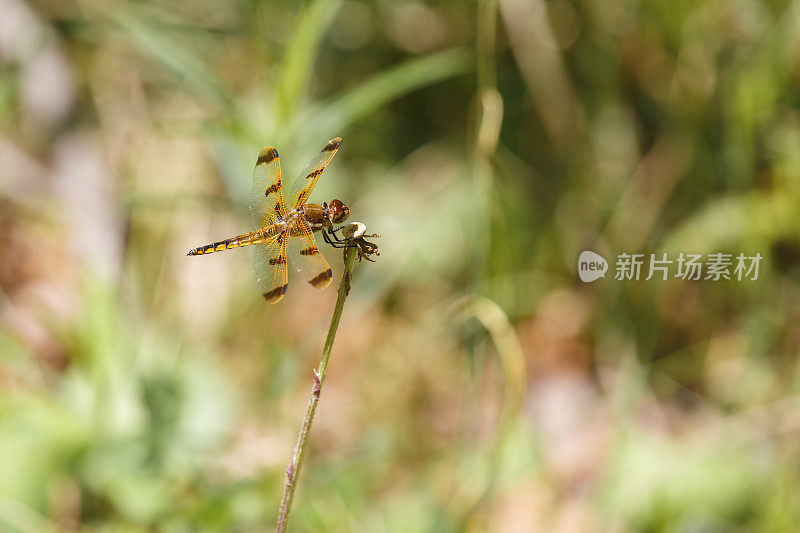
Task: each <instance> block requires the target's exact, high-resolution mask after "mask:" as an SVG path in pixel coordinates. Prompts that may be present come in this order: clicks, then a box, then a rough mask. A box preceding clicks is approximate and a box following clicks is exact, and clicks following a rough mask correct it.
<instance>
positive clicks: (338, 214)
mask: <svg viewBox="0 0 800 533" xmlns="http://www.w3.org/2000/svg"><path fill="white" fill-rule="evenodd" d="M328 208H329V210H330V216H331V222H333V223H334V224H339V223H341V222H344V221H345V220H346V219H347V216H348V215H349V214H350V208H349V207H347V205H346V204H345V203H344V202H343V201H341V200H332V201H331V203H330V205H329V206H328Z"/></svg>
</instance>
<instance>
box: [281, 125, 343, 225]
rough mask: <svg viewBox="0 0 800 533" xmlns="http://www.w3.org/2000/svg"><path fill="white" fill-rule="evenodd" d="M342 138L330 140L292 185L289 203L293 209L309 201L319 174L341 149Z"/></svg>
mask: <svg viewBox="0 0 800 533" xmlns="http://www.w3.org/2000/svg"><path fill="white" fill-rule="evenodd" d="M341 144H342V140H341V139H340V138H339V137H336V138H335V139H331V140H330V141H328V144H326V145H325V146H324V147H323V148H322V150H321V151H320V152H319V153H318V154H317V155H316V157H315V158H314V159H312V160H311V162H310V163H309V164H308V165H307V166H306V168H304V169H303V171H302V172H301V173H300V175H299V176H298V177H297V179H296V180H295V182H294V184H293V185H292V194H291V195H290V196H289V205H290V206H291V208H292V209H294V208H295V207H297V206H298V205H303V204H304V203H306V202H307V201H308V197H309V196H311V191H312V190H313V189H314V186H315V185H316V184H317V181H319V176H320V174H322V171H323V170H325V167H327V166H328V163H330V162H331V159H333V156H335V155H336V152H338V151H339V146H340V145H341Z"/></svg>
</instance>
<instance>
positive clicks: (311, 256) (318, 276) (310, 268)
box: [289, 219, 333, 289]
mask: <svg viewBox="0 0 800 533" xmlns="http://www.w3.org/2000/svg"><path fill="white" fill-rule="evenodd" d="M289 257H291V261H292V265H294V267H295V268H296V269H297V271H298V272H300V274H301V275H302V276H303V279H304V280H305V281H307V282H308V283H310V284H311V285H313V286H314V287H316V288H318V289H324V288H325V287H327V286H328V285H329V284H330V282H331V278H332V277H333V273H332V272H331V267H330V265H328V262H327V261H326V260H325V258H324V257H323V256H322V253H321V252H320V250H319V248H318V247H317V243H316V240H315V239H314V234H313V232H312V231H311V228H310V227H309V225H308V223H307V222H306V221H305V220H302V219H298V220H296V221H295V222H294V224H293V225H292V230H291V236H290V237H289Z"/></svg>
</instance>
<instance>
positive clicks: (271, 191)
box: [250, 146, 286, 228]
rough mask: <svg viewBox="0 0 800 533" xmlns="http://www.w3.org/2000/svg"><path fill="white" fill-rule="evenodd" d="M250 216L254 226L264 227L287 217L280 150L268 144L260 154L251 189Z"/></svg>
mask: <svg viewBox="0 0 800 533" xmlns="http://www.w3.org/2000/svg"><path fill="white" fill-rule="evenodd" d="M250 217H251V219H252V221H253V226H255V227H256V228H263V227H266V226H270V225H272V224H274V223H275V221H276V220H278V218H281V219H283V218H286V200H284V198H283V184H282V183H281V160H280V157H278V151H277V150H276V149H275V148H273V147H272V146H267V147H266V148H264V149H263V150H261V152H260V153H259V154H258V160H257V161H256V168H255V169H254V170H253V188H252V189H250Z"/></svg>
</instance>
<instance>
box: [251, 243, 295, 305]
mask: <svg viewBox="0 0 800 533" xmlns="http://www.w3.org/2000/svg"><path fill="white" fill-rule="evenodd" d="M285 235H286V233H282V234H280V235H277V236H275V237H274V238H272V239H271V240H269V241H267V242H263V243H259V244H256V245H254V247H255V249H256V251H255V254H253V273H254V274H255V275H256V281H257V282H258V287H259V289H261V295H262V296H263V297H264V299H265V300H266V301H267V302H269V303H271V304H274V303H277V302H279V301H280V299H281V298H283V295H284V294H286V288H287V286H288V281H289V273H288V271H287V268H286V238H285Z"/></svg>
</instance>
